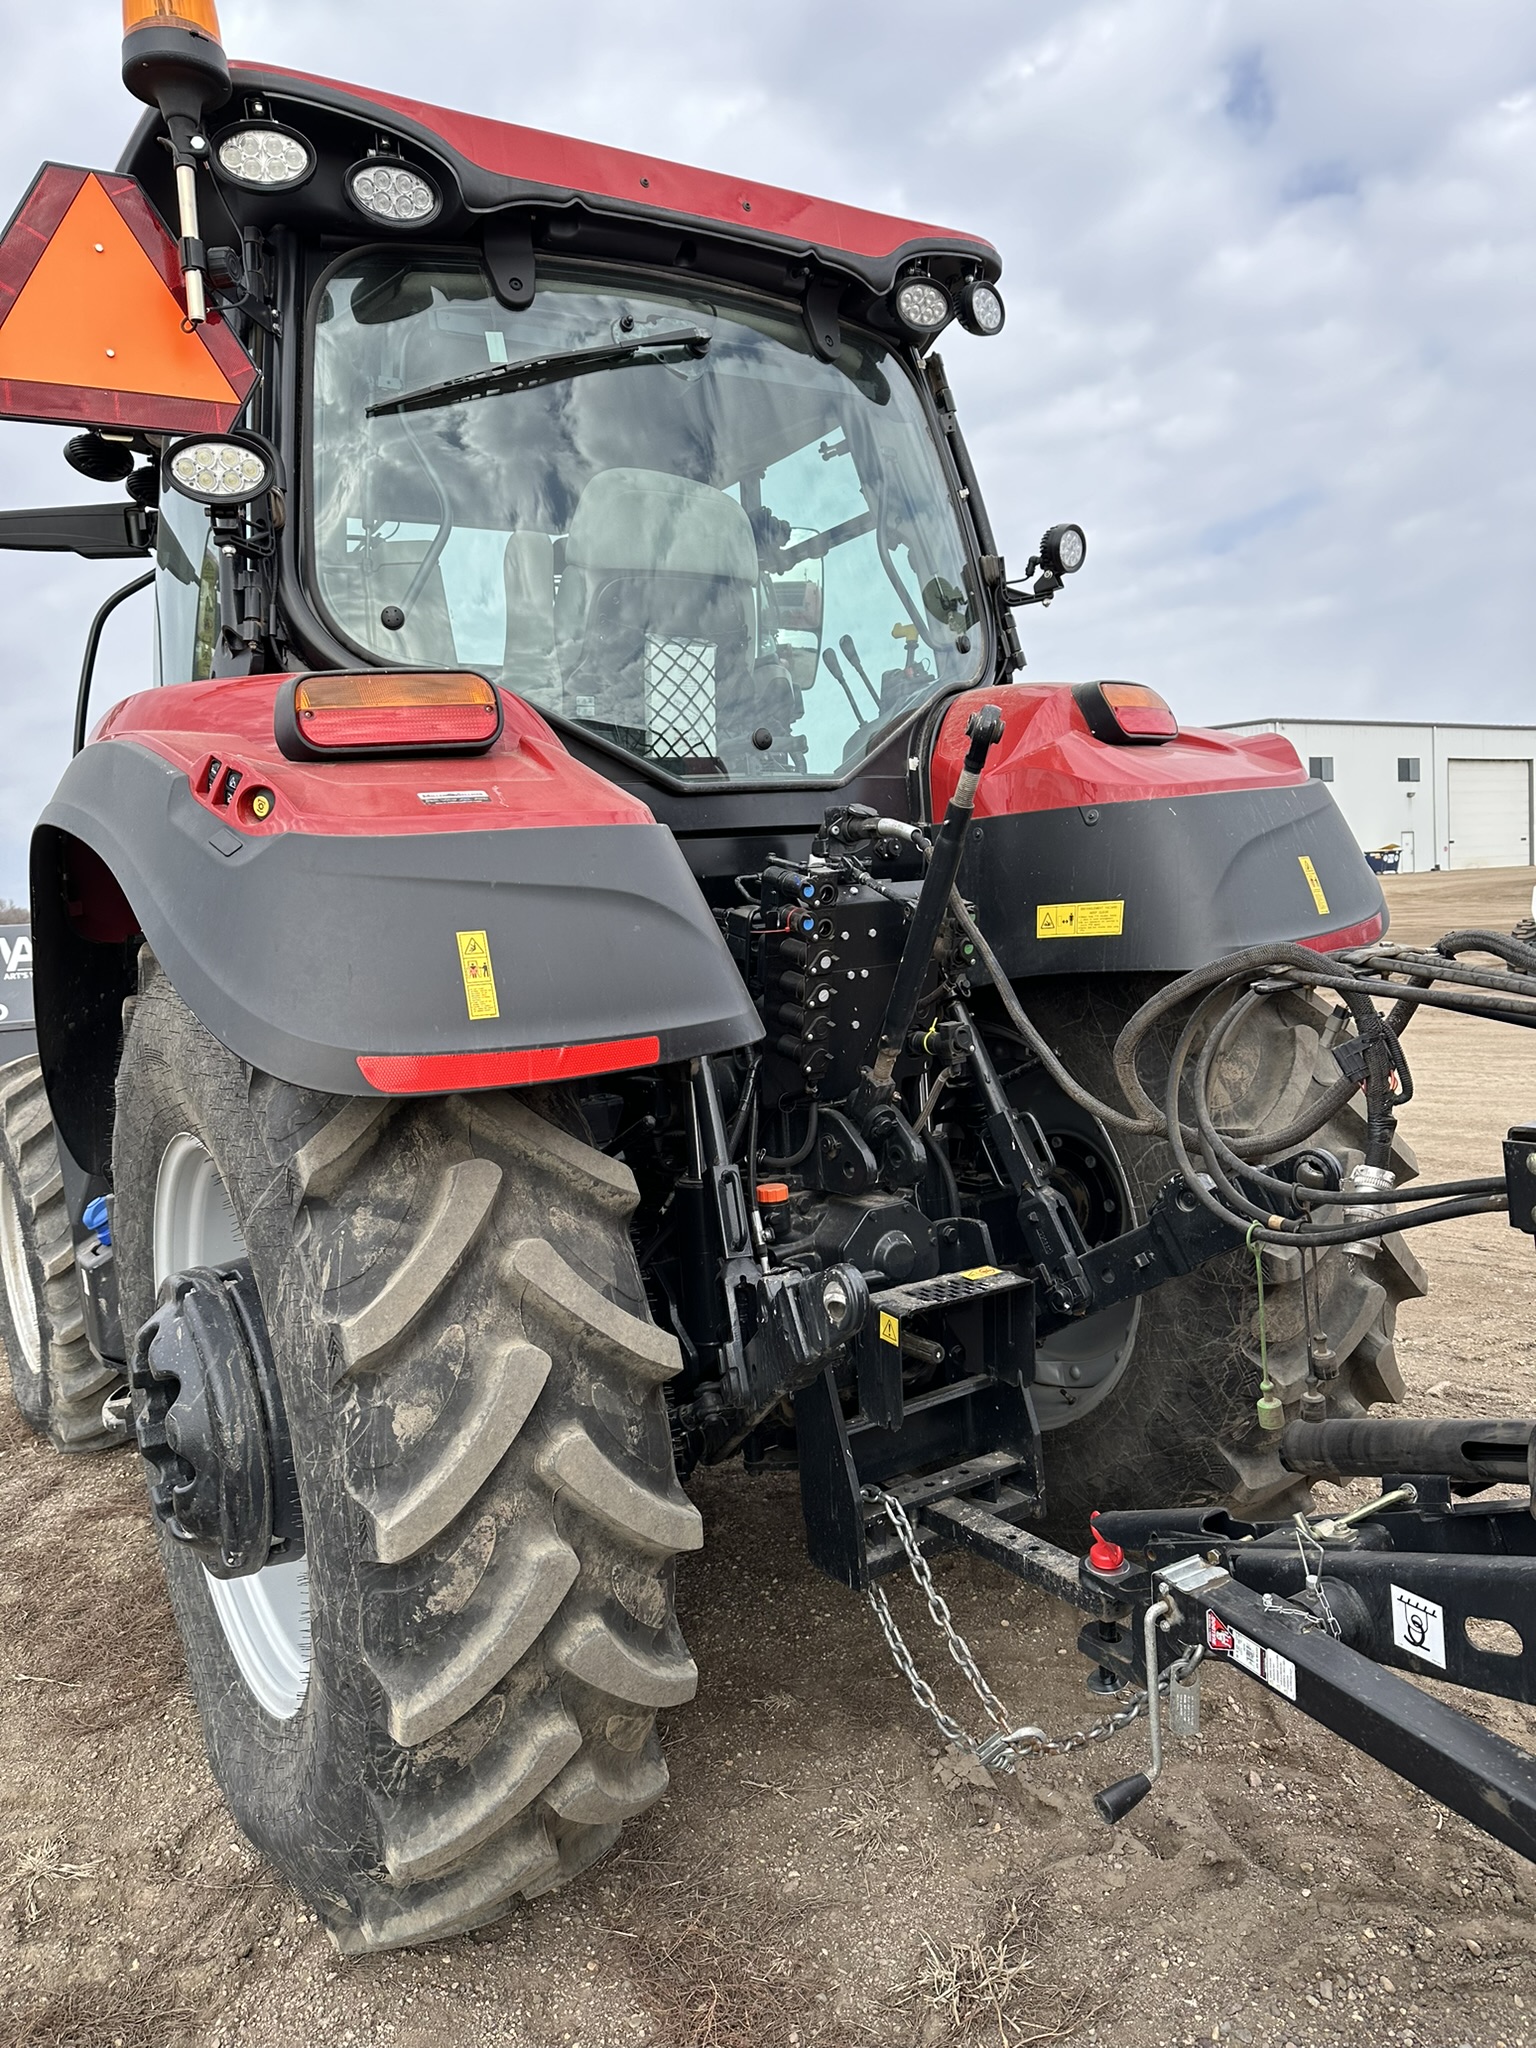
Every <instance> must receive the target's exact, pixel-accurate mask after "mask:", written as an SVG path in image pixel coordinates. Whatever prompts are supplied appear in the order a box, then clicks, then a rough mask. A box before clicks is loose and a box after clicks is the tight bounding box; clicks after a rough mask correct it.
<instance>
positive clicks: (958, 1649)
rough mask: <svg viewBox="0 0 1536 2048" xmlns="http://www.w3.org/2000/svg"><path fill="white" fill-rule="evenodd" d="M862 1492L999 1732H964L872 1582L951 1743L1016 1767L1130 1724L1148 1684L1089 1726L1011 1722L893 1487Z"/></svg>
mask: <svg viewBox="0 0 1536 2048" xmlns="http://www.w3.org/2000/svg"><path fill="white" fill-rule="evenodd" d="M863 1497H864V1499H865V1500H866V1501H869V1502H871V1503H872V1504H874V1505H877V1506H879V1507H880V1508H881V1509H882V1510H883V1511H884V1513H885V1517H886V1520H887V1521H888V1522H889V1523H890V1525H891V1527H892V1528H893V1529H894V1530H895V1531H896V1537H897V1541H898V1542H899V1543H900V1544H901V1547H902V1549H903V1550H904V1551H905V1552H906V1556H907V1562H908V1564H909V1565H910V1566H911V1568H912V1576H913V1578H914V1579H915V1580H916V1582H917V1587H918V1590H919V1592H920V1593H921V1594H922V1596H923V1598H924V1599H925V1600H926V1601H927V1603H928V1612H929V1614H930V1615H931V1617H932V1619H933V1624H934V1627H935V1628H936V1629H938V1631H939V1633H940V1634H941V1635H942V1636H943V1637H944V1640H945V1642H946V1644H947V1645H948V1647H949V1654H950V1656H951V1657H952V1658H953V1659H954V1661H955V1663H956V1664H957V1665H958V1666H959V1668H960V1670H961V1671H962V1672H963V1673H964V1674H965V1677H966V1679H967V1681H968V1682H969V1684H970V1687H971V1690H972V1691H973V1692H974V1693H975V1695H976V1697H977V1699H979V1700H980V1701H981V1704H982V1707H983V1709H984V1710H985V1712H986V1715H987V1718H988V1720H989V1721H991V1722H992V1723H993V1725H994V1726H995V1727H996V1728H997V1730H998V1732H997V1734H995V1735H989V1736H987V1737H986V1738H985V1739H984V1740H982V1741H980V1742H978V1741H977V1740H976V1739H975V1737H973V1736H970V1735H967V1734H966V1732H965V1730H964V1729H963V1728H962V1727H961V1726H960V1724H959V1722H958V1721H956V1720H954V1719H952V1717H951V1716H950V1715H948V1714H946V1713H945V1711H944V1709H943V1708H942V1707H941V1706H940V1705H939V1702H938V1698H937V1696H936V1695H935V1693H934V1690H933V1687H932V1686H931V1685H930V1684H929V1683H928V1681H927V1679H925V1678H924V1677H923V1676H922V1675H921V1674H920V1672H919V1671H918V1668H917V1666H916V1664H915V1663H914V1662H913V1661H912V1652H911V1651H910V1650H909V1649H908V1648H907V1644H906V1638H905V1637H904V1636H903V1635H902V1633H901V1630H900V1629H899V1628H898V1627H897V1625H896V1617H895V1616H894V1615H893V1614H892V1613H891V1609H890V1604H889V1602H888V1601H887V1600H886V1597H885V1592H884V1589H883V1588H882V1587H880V1586H878V1585H875V1586H871V1587H870V1589H869V1604H870V1606H871V1608H872V1609H873V1610H874V1616H875V1619H876V1621H878V1622H879V1624H880V1632H881V1634H882V1635H883V1636H884V1637H885V1640H886V1645H887V1647H888V1648H889V1650H890V1653H891V1656H892V1658H893V1659H894V1661H895V1664H896V1668H897V1670H898V1671H899V1672H900V1673H901V1675H902V1677H903V1678H905V1679H906V1681H907V1684H908V1685H909V1686H910V1687H911V1689H912V1697H913V1699H915V1700H916V1701H917V1704H918V1705H919V1707H921V1708H922V1710H923V1712H924V1713H925V1714H927V1715H928V1717H929V1718H930V1719H931V1720H932V1722H933V1723H934V1725H935V1727H936V1728H937V1729H938V1731H939V1733H940V1734H941V1735H942V1736H943V1737H944V1740H945V1741H946V1742H947V1743H949V1744H950V1745H951V1746H952V1747H953V1748H955V1749H960V1750H963V1751H964V1752H965V1753H966V1754H967V1755H968V1756H973V1757H975V1759H976V1761H977V1762H978V1763H979V1764H981V1765H982V1766H983V1767H984V1768H985V1769H987V1770H989V1771H1002V1772H1004V1773H1010V1772H1012V1771H1013V1770H1015V1769H1016V1768H1017V1765H1018V1759H1019V1755H1020V1753H1022V1754H1024V1755H1025V1756H1069V1755H1070V1754H1071V1753H1072V1751H1073V1750H1074V1749H1082V1748H1083V1747H1084V1746H1085V1744H1087V1743H1090V1742H1102V1741H1104V1740H1105V1739H1106V1738H1107V1737H1109V1736H1111V1735H1118V1734H1119V1732H1120V1730H1121V1729H1122V1728H1128V1727H1129V1726H1130V1724H1131V1723H1132V1722H1133V1721H1134V1720H1136V1719H1137V1718H1138V1716H1140V1715H1142V1714H1144V1713H1145V1712H1146V1710H1147V1695H1146V1693H1145V1692H1138V1693H1136V1694H1135V1695H1134V1696H1133V1697H1132V1698H1131V1699H1129V1700H1127V1702H1126V1703H1125V1705H1124V1706H1123V1707H1117V1708H1116V1710H1115V1711H1114V1713H1112V1714H1108V1715H1106V1716H1105V1718H1104V1719H1103V1720H1102V1721H1095V1722H1094V1724H1093V1726H1092V1727H1091V1728H1075V1729H1074V1730H1073V1731H1072V1733H1071V1734H1070V1735H1060V1736H1051V1735H1047V1734H1046V1732H1045V1730H1044V1729H1043V1728H1037V1727H1035V1726H1033V1725H1032V1724H1023V1725H1015V1724H1014V1720H1013V1716H1012V1715H1011V1714H1010V1713H1009V1712H1008V1709H1007V1708H1006V1707H1005V1706H1004V1705H1003V1703H1002V1701H1001V1700H1000V1699H999V1698H998V1696H997V1694H996V1693H995V1692H994V1691H993V1690H992V1688H991V1686H990V1685H988V1683H987V1681H986V1679H985V1678H984V1677H983V1676H982V1674H981V1670H980V1667H979V1666H978V1665H977V1662H976V1658H975V1655H974V1653H973V1652H972V1649H971V1646H970V1644H969V1643H968V1642H967V1641H966V1640H965V1637H964V1636H963V1635H961V1633H960V1631H959V1630H958V1629H957V1628H956V1627H955V1623H954V1616H953V1615H952V1614H951V1613H950V1611H949V1603H948V1601H946V1600H945V1598H944V1595H943V1594H942V1593H941V1592H940V1591H939V1589H938V1587H937V1586H936V1585H935V1584H934V1582H933V1573H932V1572H931V1571H930V1570H929V1568H928V1560H927V1558H926V1557H924V1555H923V1553H922V1548H921V1546H920V1545H919V1543H918V1540H917V1532H916V1530H915V1529H914V1528H913V1526H912V1523H911V1520H910V1518H909V1516H908V1514H907V1511H906V1509H905V1508H904V1507H903V1506H902V1504H901V1502H900V1501H899V1500H897V1498H896V1496H895V1495H894V1494H891V1493H887V1492H886V1491H885V1490H884V1488H883V1487H879V1486H866V1487H865V1488H864V1489H863ZM1203 1655H1204V1651H1203V1650H1202V1649H1201V1648H1200V1647H1199V1645H1198V1644H1197V1645H1196V1646H1195V1648H1194V1649H1192V1650H1188V1651H1186V1652H1185V1654H1184V1655H1183V1656H1182V1657H1181V1658H1179V1660H1178V1662H1177V1663H1175V1664H1172V1665H1170V1666H1169V1668H1168V1669H1167V1670H1166V1671H1164V1672H1162V1673H1160V1674H1159V1677H1158V1681H1157V1686H1158V1691H1159V1692H1166V1691H1167V1690H1168V1687H1169V1686H1170V1685H1171V1684H1172V1683H1173V1681H1174V1680H1175V1679H1176V1678H1184V1677H1187V1675H1188V1674H1189V1672H1190V1671H1192V1670H1193V1669H1194V1667H1195V1666H1196V1665H1197V1664H1198V1663H1199V1662H1200V1659H1201V1657H1202V1656H1203Z"/></svg>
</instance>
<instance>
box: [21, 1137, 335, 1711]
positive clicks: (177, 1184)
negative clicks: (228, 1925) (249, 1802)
mask: <svg viewBox="0 0 1536 2048" xmlns="http://www.w3.org/2000/svg"><path fill="white" fill-rule="evenodd" d="M3 1220H4V1218H3V1211H0V1225H3ZM245 1255H246V1252H245V1239H244V1237H243V1235H242V1234H241V1230H240V1225H239V1223H238V1222H237V1220H236V1218H235V1212H234V1208H233V1206H232V1205H231V1203H230V1199H229V1196H228V1194H227V1193H226V1192H225V1189H224V1183H223V1181H222V1180H220V1178H219V1172H218V1168H217V1167H216V1166H215V1165H214V1163H213V1161H212V1159H211V1158H210V1157H209V1155H208V1153H207V1151H206V1150H205V1149H204V1147H203V1146H202V1145H200V1144H199V1143H198V1141H197V1139H196V1138H194V1137H193V1136H192V1135H191V1134H190V1133H189V1132H187V1131H182V1132H181V1133H180V1134H179V1135H178V1136H176V1137H174V1138H172V1140H171V1142H170V1144H169V1145H167V1147H166V1148H165V1156H164V1158H163V1159H162V1160H161V1161H160V1173H159V1177H158V1179H157V1180H156V1183H155V1286H156V1288H157V1289H158V1288H159V1286H160V1284H161V1282H162V1281H164V1280H167V1279H169V1278H170V1276H171V1274H173V1273H184V1272H185V1271H186V1270H187V1268H188V1267H189V1266H216V1265H220V1264H222V1263H224V1262H226V1261H228V1260H231V1259H243V1258H244V1257H245ZM6 1285H7V1288H9V1285H10V1268H9V1265H7V1268H6ZM203 1577H204V1581H205V1583H206V1585H207V1587H208V1597H209V1598H210V1600H211V1601H212V1602H213V1611H214V1613H215V1614H216V1615H217V1616H218V1617H219V1624H220V1626H221V1627H222V1629H223V1631H224V1640H225V1642H226V1643H227V1644H228V1645H229V1652H230V1655H231V1656H232V1657H233V1658H234V1660H235V1663H236V1665H237V1666H238V1668H239V1671H240V1676H241V1677H242V1678H243V1679H244V1680H245V1683H246V1686H247V1688H248V1690H249V1691H250V1693H251V1695H252V1697H253V1698H254V1699H255V1701H256V1703H257V1705H258V1706H260V1707H261V1708H262V1709H263V1710H264V1711H265V1712H266V1713H268V1714H270V1715H271V1716H272V1718H273V1720H275V1721H291V1720H292V1719H293V1717H294V1715H295V1714H296V1713H297V1712H298V1711H299V1708H300V1707H301V1706H302V1705H303V1702H304V1694H305V1691H306V1690H307V1688H308V1685H309V1655H310V1653H309V1567H308V1565H307V1564H306V1563H305V1561H304V1559H303V1558H296V1559H294V1560H293V1561H292V1562H291V1563H288V1564H269V1565H267V1566H265V1567H264V1569H263V1570H261V1571H259V1572H251V1573H249V1574H248V1575H247V1576H246V1577H245V1578H241V1579H216V1578H214V1577H213V1576H212V1575H211V1574H210V1573H207V1572H205V1573H204V1575H203Z"/></svg>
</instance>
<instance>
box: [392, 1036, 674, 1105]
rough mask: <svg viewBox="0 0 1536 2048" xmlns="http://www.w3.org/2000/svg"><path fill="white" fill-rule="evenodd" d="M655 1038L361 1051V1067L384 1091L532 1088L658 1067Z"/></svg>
mask: <svg viewBox="0 0 1536 2048" xmlns="http://www.w3.org/2000/svg"><path fill="white" fill-rule="evenodd" d="M660 1058H661V1043H660V1041H659V1040H658V1039H655V1038H605V1039H601V1040H599V1041H598V1042H597V1043H596V1044H595V1045H536V1046H529V1047H527V1048H525V1049H524V1050H523V1051H521V1052H401V1053H392V1052H379V1053H371V1052H364V1053H359V1054H358V1056H357V1064H358V1069H359V1071H360V1072H361V1074H362V1077H363V1079H364V1080H365V1081H369V1082H371V1083H372V1084H373V1086H374V1087H375V1088H377V1089H378V1090H379V1092H380V1094H382V1095H451V1094H453V1093H455V1092H456V1091H457V1090H458V1089H461V1088H529V1087H532V1086H533V1085H534V1084H535V1083H536V1082H539V1081H575V1080H579V1079H580V1078H581V1077H582V1075H584V1074H616V1073H618V1072H620V1071H621V1070H622V1069H624V1068H626V1067H654V1066H655V1065H656V1063H657V1061H658V1060H659V1059H660Z"/></svg>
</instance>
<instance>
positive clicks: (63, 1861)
mask: <svg viewBox="0 0 1536 2048" xmlns="http://www.w3.org/2000/svg"><path fill="white" fill-rule="evenodd" d="M95 1874H96V1866H95V1864H94V1863H71V1862H70V1861H69V1859H68V1857H67V1856H66V1855H65V1843H64V1838H63V1836H62V1835H49V1836H48V1837H47V1838H46V1840H44V1841H41V1842H39V1843H38V1844H37V1846H36V1847H35V1848H32V1849H23V1850H22V1852H21V1854H20V1855H19V1856H18V1857H17V1858H16V1861H15V1863H14V1864H13V1865H12V1866H11V1872H10V1885H11V1891H12V1893H13V1894H14V1896H15V1897H16V1899H17V1901H18V1903H19V1905H20V1907H21V1917H22V1919H23V1920H24V1921H25V1922H26V1924H27V1926H28V1927H35V1926H36V1925H37V1919H38V1915H39V1913H40V1912H41V1911H42V1908H41V1906H40V1905H39V1903H38V1892H39V1890H40V1889H41V1888H44V1887H46V1886H48V1885H54V1884H77V1883H79V1881H80V1880H81V1879H82V1878H86V1877H94V1876H95Z"/></svg>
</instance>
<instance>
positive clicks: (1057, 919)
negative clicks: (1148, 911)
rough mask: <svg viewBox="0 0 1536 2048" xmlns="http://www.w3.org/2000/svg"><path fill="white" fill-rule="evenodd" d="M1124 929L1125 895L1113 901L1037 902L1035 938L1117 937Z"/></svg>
mask: <svg viewBox="0 0 1536 2048" xmlns="http://www.w3.org/2000/svg"><path fill="white" fill-rule="evenodd" d="M1124 929H1125V898H1124V897H1123V896H1122V897H1120V898H1119V899H1118V900H1117V901H1115V902H1113V903H1041V904H1037V905H1036V908H1035V937H1036V938H1037V939H1118V938H1119V937H1120V935H1121V933H1122V932H1123V931H1124Z"/></svg>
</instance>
